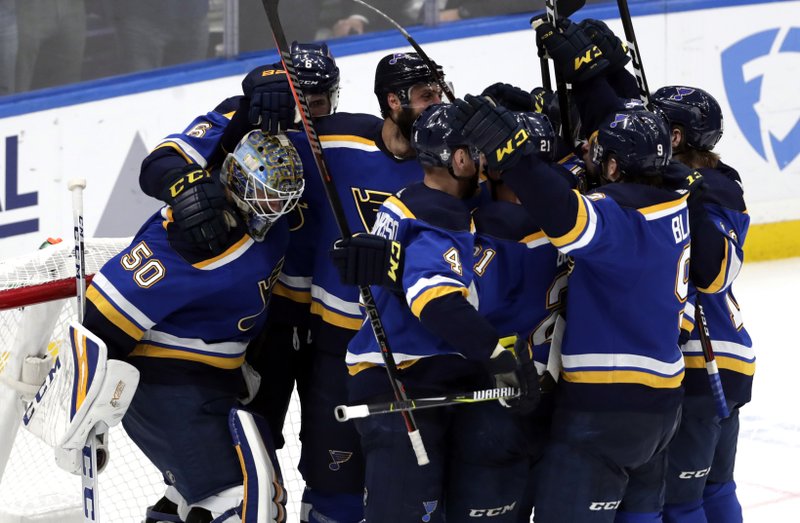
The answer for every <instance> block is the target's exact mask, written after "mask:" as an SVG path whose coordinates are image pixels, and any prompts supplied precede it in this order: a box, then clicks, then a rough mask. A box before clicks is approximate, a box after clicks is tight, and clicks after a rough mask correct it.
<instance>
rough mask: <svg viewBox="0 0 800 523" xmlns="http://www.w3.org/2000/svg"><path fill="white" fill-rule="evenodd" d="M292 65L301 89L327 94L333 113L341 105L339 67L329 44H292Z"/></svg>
mask: <svg viewBox="0 0 800 523" xmlns="http://www.w3.org/2000/svg"><path fill="white" fill-rule="evenodd" d="M292 63H293V64H294V67H295V70H296V72H297V81H298V83H299V84H300V89H302V90H303V91H305V92H308V93H312V94H327V95H328V99H329V100H330V103H331V112H335V111H336V106H337V105H338V103H339V67H338V66H337V65H336V60H334V58H333V55H331V52H330V50H329V49H328V45H327V44H324V43H322V44H301V43H298V42H292Z"/></svg>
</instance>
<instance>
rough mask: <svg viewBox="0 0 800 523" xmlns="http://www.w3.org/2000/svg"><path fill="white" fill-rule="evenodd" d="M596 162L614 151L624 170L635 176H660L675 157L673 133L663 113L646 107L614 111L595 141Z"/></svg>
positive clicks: (604, 122)
mask: <svg viewBox="0 0 800 523" xmlns="http://www.w3.org/2000/svg"><path fill="white" fill-rule="evenodd" d="M591 152H592V154H591V159H592V163H594V164H595V165H600V164H601V163H602V162H604V161H606V160H607V159H608V157H609V155H611V154H613V155H614V156H615V158H616V161H617V164H618V165H619V168H620V171H621V172H622V173H624V174H627V175H631V176H656V175H659V174H661V173H662V172H663V170H664V167H666V165H667V163H669V161H670V159H671V158H672V147H671V140H670V132H669V129H667V125H666V122H664V119H663V118H661V117H660V116H658V115H656V114H654V113H651V112H650V111H644V110H633V111H625V112H618V113H613V114H611V116H609V117H608V118H606V119H605V120H604V121H603V123H602V124H600V127H599V129H598V131H597V137H596V138H595V139H594V141H593V143H592V151H591Z"/></svg>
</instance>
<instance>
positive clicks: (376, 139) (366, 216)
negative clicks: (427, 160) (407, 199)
mask: <svg viewBox="0 0 800 523" xmlns="http://www.w3.org/2000/svg"><path fill="white" fill-rule="evenodd" d="M382 125H383V120H381V119H380V118H377V117H374V116H370V115H365V114H350V113H335V114H332V115H329V116H324V117H321V118H318V119H317V120H315V128H316V130H317V134H318V135H319V138H320V141H321V143H322V149H323V155H324V157H325V161H326V165H327V166H328V171H329V173H330V175H331V179H332V180H333V183H334V185H335V187H336V191H337V193H338V196H339V198H340V200H341V202H342V209H343V211H344V214H345V217H346V220H347V224H348V226H349V227H350V230H351V232H354V233H355V232H363V231H369V230H370V228H371V227H372V224H373V223H374V221H375V216H376V213H377V210H378V207H379V206H380V205H381V203H383V201H384V200H385V199H386V198H387V197H389V196H390V195H392V194H394V193H395V192H397V191H398V190H400V189H401V188H403V187H405V186H407V185H409V184H411V183H414V182H418V181H421V180H422V176H423V173H422V167H421V166H420V165H419V163H417V162H416V160H414V159H408V160H400V159H397V158H395V157H394V156H393V155H392V154H391V153H389V152H388V151H387V150H386V149H385V147H384V146H383V141H382V139H381V137H380V134H381V128H382ZM290 139H291V140H292V142H293V143H294V145H295V147H296V148H297V151H298V152H299V154H300V157H301V159H302V161H303V167H304V169H305V179H306V188H305V191H304V193H303V198H302V200H301V204H300V207H301V211H302V213H303V227H302V230H297V231H294V232H293V233H292V239H291V247H290V252H289V255H288V256H287V259H286V264H285V266H284V271H283V274H282V275H281V276H280V279H279V281H278V284H277V285H276V288H275V294H276V295H279V296H285V297H288V298H290V299H292V300H294V301H296V302H299V303H307V302H309V301H310V303H311V313H312V314H314V315H316V316H318V317H320V318H321V319H322V321H323V322H324V323H326V324H329V325H332V326H335V327H338V328H342V329H347V330H351V331H353V333H354V332H355V331H356V330H358V329H359V327H360V326H361V322H362V320H363V312H362V311H361V309H360V307H359V305H358V302H359V296H358V289H357V288H356V287H354V286H348V285H343V284H342V283H341V281H340V280H339V274H338V272H337V271H336V268H335V267H334V265H333V263H332V262H331V260H330V255H329V252H328V251H329V249H330V248H331V247H332V246H333V243H334V241H336V240H337V239H338V238H341V236H342V235H341V232H340V231H339V228H338V226H337V224H336V220H335V219H334V215H333V212H332V211H331V208H330V204H329V203H328V199H327V196H326V193H325V188H324V186H323V184H322V182H321V180H320V177H319V174H318V171H317V168H316V164H315V162H314V158H313V155H312V152H311V149H310V147H309V145H308V140H307V138H306V135H305V133H291V134H290ZM298 243H300V244H302V245H303V247H302V248H300V249H298V250H296V248H295V245H296V244H298ZM298 252H304V253H305V254H304V256H302V257H301V256H298ZM301 258H302V259H301ZM309 259H310V260H313V263H312V264H309V263H308V261H309ZM319 341H320V342H323V343H324V340H322V339H320V340H319Z"/></svg>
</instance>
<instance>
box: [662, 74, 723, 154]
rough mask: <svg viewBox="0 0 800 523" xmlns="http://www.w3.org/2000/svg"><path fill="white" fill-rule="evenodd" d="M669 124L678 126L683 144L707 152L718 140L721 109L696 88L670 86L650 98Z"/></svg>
mask: <svg viewBox="0 0 800 523" xmlns="http://www.w3.org/2000/svg"><path fill="white" fill-rule="evenodd" d="M653 105H655V106H656V107H658V108H659V109H661V110H662V111H663V112H664V114H665V115H666V117H667V119H668V120H669V123H670V124H671V125H676V124H679V125H682V126H683V128H684V133H685V135H686V145H688V146H689V147H694V148H695V149H699V150H701V151H710V150H712V149H713V148H714V146H715V145H717V142H719V139H720V138H722V130H723V125H722V109H720V106H719V103H717V101H716V100H715V99H714V97H713V96H711V95H710V94H708V93H707V92H706V91H704V90H702V89H698V88H696V87H684V86H680V85H670V86H666V87H662V88H661V89H659V90H658V91H656V92H655V94H654V95H653Z"/></svg>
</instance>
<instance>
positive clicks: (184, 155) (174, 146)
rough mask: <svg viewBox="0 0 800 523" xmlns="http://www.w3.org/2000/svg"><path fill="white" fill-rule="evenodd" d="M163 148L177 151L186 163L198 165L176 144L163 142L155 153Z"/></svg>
mask: <svg viewBox="0 0 800 523" xmlns="http://www.w3.org/2000/svg"><path fill="white" fill-rule="evenodd" d="M162 147H169V148H170V149H175V150H176V151H177V152H178V154H180V155H181V156H182V157H183V159H184V160H186V163H196V162H195V161H194V160H193V159H191V158H190V157H188V156H187V155H186V153H185V152H183V149H181V147H180V146H179V145H178V144H177V143H175V142H162V143H160V144H158V146H157V147H156V148H155V149H153V150H154V151H155V150H158V149H161V148H162Z"/></svg>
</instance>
